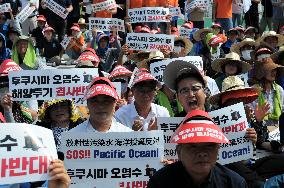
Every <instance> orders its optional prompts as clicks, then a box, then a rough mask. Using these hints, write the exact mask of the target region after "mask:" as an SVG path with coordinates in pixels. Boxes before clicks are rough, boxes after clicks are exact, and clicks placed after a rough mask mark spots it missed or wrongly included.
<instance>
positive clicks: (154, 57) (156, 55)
mask: <svg viewBox="0 0 284 188" xmlns="http://www.w3.org/2000/svg"><path fill="white" fill-rule="evenodd" d="M164 59H165V56H164V54H163V52H161V51H153V52H150V54H149V58H148V59H145V60H144V61H141V62H137V67H138V68H146V69H149V68H150V64H151V63H152V62H153V61H158V60H164Z"/></svg>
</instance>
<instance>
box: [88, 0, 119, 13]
mask: <svg viewBox="0 0 284 188" xmlns="http://www.w3.org/2000/svg"><path fill="white" fill-rule="evenodd" d="M116 7H117V4H116V2H115V0H106V1H103V2H100V3H96V4H92V8H93V12H98V11H102V10H109V9H113V8H116Z"/></svg>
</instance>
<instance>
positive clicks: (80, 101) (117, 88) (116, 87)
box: [75, 82, 121, 106]
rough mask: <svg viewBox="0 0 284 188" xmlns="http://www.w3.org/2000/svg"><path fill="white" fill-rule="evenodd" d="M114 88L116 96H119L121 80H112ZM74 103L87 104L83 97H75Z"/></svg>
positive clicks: (78, 104)
mask: <svg viewBox="0 0 284 188" xmlns="http://www.w3.org/2000/svg"><path fill="white" fill-rule="evenodd" d="M112 83H113V85H114V87H115V90H116V92H117V94H118V97H119V98H121V82H112ZM75 105H77V106H87V101H86V100H83V98H77V99H75Z"/></svg>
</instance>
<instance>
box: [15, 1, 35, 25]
mask: <svg viewBox="0 0 284 188" xmlns="http://www.w3.org/2000/svg"><path fill="white" fill-rule="evenodd" d="M34 10H35V7H34V6H30V3H28V5H27V6H25V8H23V10H21V12H19V13H18V14H17V16H16V20H18V21H19V23H23V22H24V21H25V20H26V19H27V18H28V17H29V16H30V15H31V14H32V13H33V11H34Z"/></svg>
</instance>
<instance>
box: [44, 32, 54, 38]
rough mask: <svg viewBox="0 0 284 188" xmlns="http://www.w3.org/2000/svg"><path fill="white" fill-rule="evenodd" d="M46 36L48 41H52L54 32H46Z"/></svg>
mask: <svg viewBox="0 0 284 188" xmlns="http://www.w3.org/2000/svg"><path fill="white" fill-rule="evenodd" d="M44 36H45V38H46V39H47V40H51V37H52V31H46V32H44Z"/></svg>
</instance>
